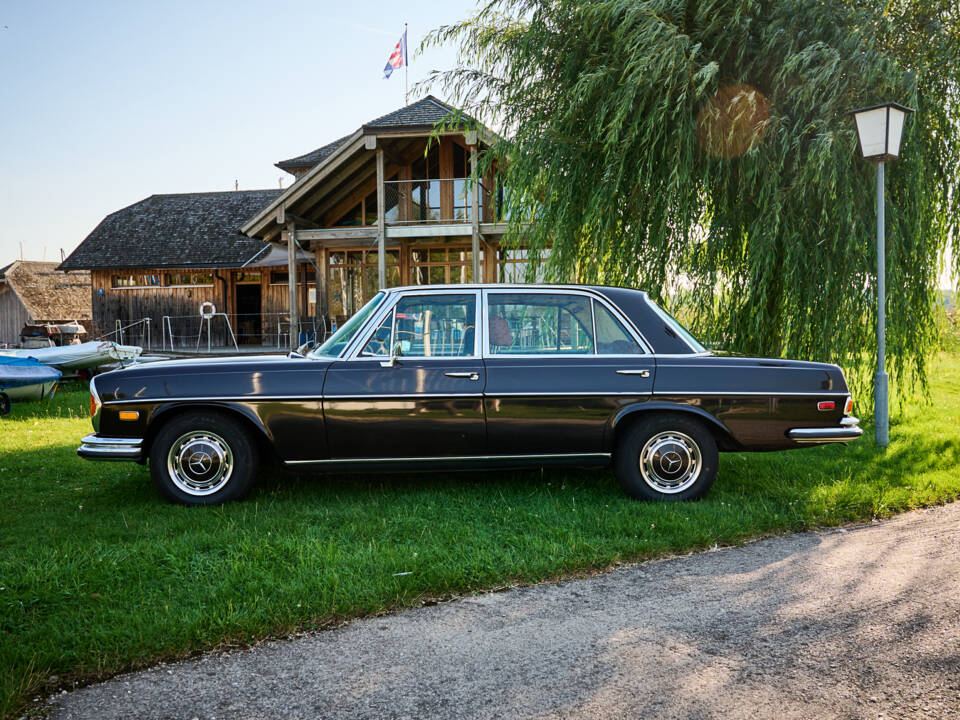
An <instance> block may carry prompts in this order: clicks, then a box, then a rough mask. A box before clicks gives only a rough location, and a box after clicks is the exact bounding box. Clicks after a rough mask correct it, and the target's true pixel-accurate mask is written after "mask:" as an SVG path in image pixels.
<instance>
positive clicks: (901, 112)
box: [851, 103, 913, 447]
mask: <svg viewBox="0 0 960 720" xmlns="http://www.w3.org/2000/svg"><path fill="white" fill-rule="evenodd" d="M912 112H913V110H911V109H910V108H908V107H904V106H903V105H899V104H897V103H883V104H881V105H872V106H870V107H865V108H860V109H859V110H854V111H853V112H852V113H851V114H852V115H853V117H854V120H855V121H856V123H857V137H858V139H859V141H860V152H861V154H862V155H863V159H864V160H872V161H873V162H875V163H876V164H877V372H876V375H875V376H874V390H873V399H874V411H873V413H874V425H875V438H876V442H877V445H879V446H880V447H886V446H887V445H888V444H889V442H890V415H889V402H890V401H889V390H888V380H887V367H886V364H887V360H886V322H887V311H886V248H885V242H884V241H885V229H884V210H885V207H884V180H885V179H884V165H885V164H886V162H887V161H888V160H895V159H897V158H898V157H900V139H901V137H902V136H903V123H904V120H906V117H907V115H908V114H909V113H912Z"/></svg>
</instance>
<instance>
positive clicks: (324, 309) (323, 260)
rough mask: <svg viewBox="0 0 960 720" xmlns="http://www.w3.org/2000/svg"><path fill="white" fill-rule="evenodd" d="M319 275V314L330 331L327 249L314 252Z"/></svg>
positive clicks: (322, 339) (325, 327)
mask: <svg viewBox="0 0 960 720" xmlns="http://www.w3.org/2000/svg"><path fill="white" fill-rule="evenodd" d="M314 256H315V257H316V262H317V267H318V268H319V273H318V274H317V314H318V315H319V316H320V317H321V318H323V329H324V330H327V331H328V330H330V317H329V315H330V306H329V304H328V303H329V302H330V301H329V299H328V298H327V267H328V262H327V250H326V248H317V249H316V250H315V251H314ZM326 339H327V338H326V337H322V338H319V340H320V342H323V341H324V340H326Z"/></svg>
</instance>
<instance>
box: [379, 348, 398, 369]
mask: <svg viewBox="0 0 960 720" xmlns="http://www.w3.org/2000/svg"><path fill="white" fill-rule="evenodd" d="M402 354H403V346H402V345H401V344H400V343H399V342H397V344H396V345H394V346H393V354H392V355H391V356H390V359H389V360H381V361H380V367H389V368H392V367H393V366H394V365H396V364H397V360H398V359H399V358H400V356H401V355H402Z"/></svg>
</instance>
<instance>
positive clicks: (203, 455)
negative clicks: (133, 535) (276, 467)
mask: <svg viewBox="0 0 960 720" xmlns="http://www.w3.org/2000/svg"><path fill="white" fill-rule="evenodd" d="M258 460H259V453H258V451H257V445H256V443H255V442H254V440H253V438H251V437H250V433H249V432H248V431H247V429H246V428H245V427H244V426H243V423H242V422H240V421H239V420H236V419H234V418H231V417H229V416H227V415H222V414H219V413H215V412H202V411H198V412H191V413H189V414H186V415H181V416H179V417H176V418H174V419H173V420H171V421H170V422H168V423H167V424H166V425H164V426H163V427H162V428H161V429H160V432H158V433H157V436H156V438H154V440H153V445H152V446H151V448H150V476H151V477H152V478H153V482H154V484H156V486H157V489H158V490H159V491H160V494H161V495H163V496H164V497H165V498H166V499H167V500H169V501H170V502H173V503H179V504H181V505H219V504H221V503H225V502H231V501H233V500H239V499H240V498H242V497H243V496H244V495H246V494H247V492H249V490H250V488H251V487H252V486H253V482H254V480H255V479H256V473H257V463H258ZM218 473H219V474H218Z"/></svg>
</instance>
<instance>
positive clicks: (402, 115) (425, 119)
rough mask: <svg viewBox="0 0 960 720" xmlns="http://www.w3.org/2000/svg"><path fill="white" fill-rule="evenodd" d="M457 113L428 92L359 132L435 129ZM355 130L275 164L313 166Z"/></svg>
mask: <svg viewBox="0 0 960 720" xmlns="http://www.w3.org/2000/svg"><path fill="white" fill-rule="evenodd" d="M453 112H455V111H454V109H453V108H452V107H450V106H449V105H447V104H446V103H444V102H442V101H440V100H437V98H435V97H434V96H433V95H428V96H427V97H425V98H423V100H418V101H417V102H415V103H412V104H410V105H407V106H406V107H402V108H400V109H399V110H394V111H393V112H390V113H387V114H386V115H381V116H380V117H378V118H376V119H375V120H371V121H370V122H368V123H364V124H363V125H362V126H361V128H360V132H363V133H365V134H369V133H371V132H376V131H377V130H381V131H391V130H432V129H433V128H434V127H435V126H436V124H437V123H439V122H441V121H443V120H445V119H446V118H447V117H448V116H449V115H450V114H451V113H453ZM355 134H356V133H352V134H350V135H345V136H344V137H342V138H340V139H339V140H334V141H333V142H332V143H329V144H327V145H324V146H323V147H319V148H317V149H316V150H313V151H312V152H308V153H306V154H304V155H300V156H298V157H295V158H290V159H289V160H281V161H280V162H278V163H276V167H278V168H280V169H281V170H286V171H287V172H293V171H294V170H304V169H307V170H308V169H310V168H312V167H313V166H314V165H316V164H317V163H319V162H320V161H321V160H324V159H326V158H327V157H329V156H330V155H332V154H333V153H334V152H335V151H336V150H337V148H339V147H340V146H341V145H343V144H344V143H345V142H346V141H347V140H349V139H350V138H351V137H353V135H355Z"/></svg>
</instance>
